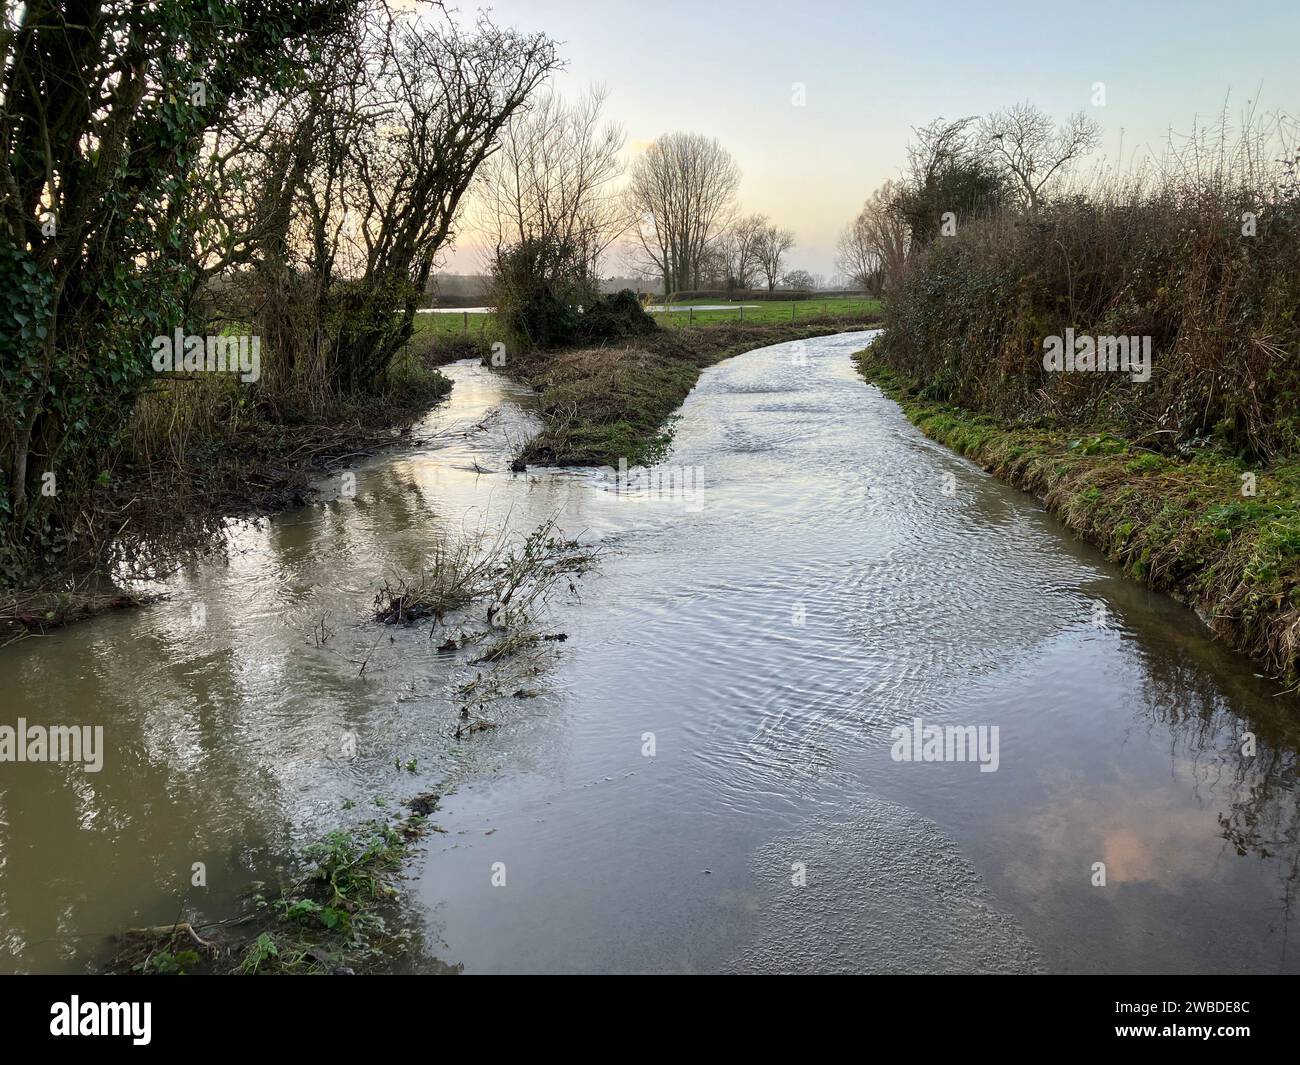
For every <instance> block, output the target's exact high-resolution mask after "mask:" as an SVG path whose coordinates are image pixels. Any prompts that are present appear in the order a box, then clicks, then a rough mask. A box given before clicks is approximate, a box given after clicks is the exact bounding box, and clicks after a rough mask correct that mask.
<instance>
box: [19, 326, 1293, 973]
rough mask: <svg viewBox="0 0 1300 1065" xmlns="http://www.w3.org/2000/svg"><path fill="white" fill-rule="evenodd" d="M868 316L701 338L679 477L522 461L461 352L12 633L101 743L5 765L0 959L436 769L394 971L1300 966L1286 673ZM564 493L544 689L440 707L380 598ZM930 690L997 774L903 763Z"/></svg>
mask: <svg viewBox="0 0 1300 1065" xmlns="http://www.w3.org/2000/svg"><path fill="white" fill-rule="evenodd" d="M869 338H870V334H868V333H854V334H842V335H839V336H832V337H825V338H821V339H816V340H810V341H798V342H793V343H789V344H782V345H777V346H774V347H770V348H765V349H761V350H758V351H753V352H750V353H748V354H745V355H741V356H738V357H736V358H734V359H731V360H728V361H726V362H723V363H721V364H719V365H717V366H715V367H712V368H710V369H708V370H706V371H705V372H704V374H703V376H702V377H701V379H700V382H699V385H698V386H697V388H696V389H695V391H694V392H693V393H692V395H691V396H690V397H689V399H688V400H687V402H686V404H685V406H684V407H683V409H682V411H681V418H680V420H679V422H678V424H677V426H676V433H675V440H674V445H673V449H672V452H671V454H670V455H669V456H668V458H667V460H666V463H665V466H664V468H663V471H664V472H667V473H676V474H678V475H679V479H678V481H677V483H678V484H681V483H683V480H682V478H684V479H685V480H684V483H686V484H688V485H695V484H697V482H696V481H695V480H694V478H695V477H697V476H699V477H701V478H702V481H701V482H698V483H699V484H701V485H702V487H701V488H700V490H699V491H691V492H684V493H683V492H667V491H665V492H659V493H656V492H653V491H639V492H635V491H628V490H626V488H624V487H620V485H619V484H618V483H617V481H616V479H615V478H614V477H613V476H611V474H610V473H609V471H549V470H530V471H529V472H528V473H527V474H511V473H509V472H507V471H508V469H509V458H510V456H511V455H512V454H514V453H515V452H516V451H517V450H518V449H519V446H520V445H521V444H522V443H523V441H524V440H525V439H526V438H527V436H528V435H529V433H531V432H532V431H534V430H535V428H536V421H535V419H534V418H533V416H532V415H531V413H530V412H529V408H530V406H531V396H530V395H529V394H528V393H527V392H526V390H524V389H522V388H521V387H520V386H518V385H515V384H512V383H511V382H509V381H508V380H506V379H503V378H501V377H499V376H496V375H493V374H492V373H491V372H490V371H488V370H486V369H484V368H482V367H479V366H477V365H473V364H471V363H458V364H454V365H453V366H452V367H450V368H449V370H448V373H449V375H450V376H452V377H453V379H454V381H455V388H454V390H453V392H452V395H451V398H450V400H449V401H448V402H447V403H446V404H444V405H443V406H441V407H439V408H438V409H436V410H435V411H434V412H433V413H432V414H431V415H430V416H429V417H428V418H427V419H426V420H425V422H424V423H423V424H422V425H421V426H419V427H418V429H417V431H416V433H415V443H414V444H413V446H411V447H409V448H406V449H403V450H402V451H400V452H390V453H385V454H382V455H377V456H374V457H372V458H371V459H369V460H367V462H366V463H365V464H363V465H361V466H358V467H357V468H356V469H355V470H353V471H348V472H350V473H352V474H354V475H355V479H356V485H355V493H353V492H351V491H350V487H351V485H350V484H349V483H348V479H347V478H344V477H332V478H330V479H328V480H327V481H326V482H324V483H323V484H322V486H321V489H322V491H321V496H320V498H319V499H318V500H317V501H316V502H314V503H313V504H312V505H310V506H308V507H305V508H303V509H301V510H298V511H294V512H289V513H285V514H281V515H277V516H275V517H273V518H271V519H267V520H263V521H261V522H259V523H257V524H256V525H248V524H234V523H232V524H231V525H230V527H229V529H228V534H227V540H226V543H225V545H224V549H223V550H222V551H220V552H219V553H218V554H217V555H216V556H214V557H213V558H212V559H210V560H208V561H205V562H203V563H199V564H195V565H192V566H190V567H188V568H187V569H185V570H184V571H183V572H181V573H179V574H177V575H176V576H175V577H174V578H172V579H171V580H170V581H168V582H167V585H166V588H165V590H166V591H167V592H168V593H169V598H168V599H167V600H166V601H165V602H162V603H159V604H157V605H155V606H152V607H149V608H147V609H144V610H141V611H135V612H122V613H116V614H110V615H105V616H103V617H100V618H97V619H95V620H93V621H90V622H87V623H84V624H81V625H78V626H75V627H72V628H69V629H67V630H64V631H60V632H57V633H53V634H51V635H48V636H46V637H43V638H40V639H39V640H28V641H25V642H23V643H20V644H16V645H11V646H10V647H7V648H4V649H0V689H2V690H4V691H5V692H6V697H5V705H6V712H5V714H4V715H2V716H0V723H11V724H12V723H13V720H14V719H15V718H18V717H26V718H27V719H28V720H33V721H47V722H60V723H85V724H102V725H103V726H104V729H105V737H106V748H107V749H106V753H105V761H104V767H103V769H102V771H100V772H98V773H94V774H91V773H86V772H84V770H83V769H82V768H81V767H77V766H71V765H49V764H19V765H15V764H5V765H3V766H0V930H2V936H3V938H2V939H0V968H4V969H7V970H22V971H50V970H59V969H66V970H76V969H81V968H84V967H85V966H87V965H93V964H95V963H96V962H97V961H99V960H101V959H102V958H103V956H104V954H105V952H106V951H107V950H108V949H109V947H110V944H109V941H108V939H107V933H109V932H111V931H114V930H118V929H121V928H123V927H125V926H129V925H140V924H155V923H160V922H164V921H169V920H171V919H173V918H175V917H176V916H177V915H178V914H179V913H182V912H184V913H187V914H188V913H191V912H198V913H199V914H201V915H209V916H212V915H221V914H223V913H228V912H233V909H234V908H235V907H236V906H237V905H238V904H237V901H236V900H237V896H238V894H239V893H240V892H241V891H243V890H245V889H246V887H247V885H248V883H249V881H250V880H253V879H257V878H261V877H265V876H268V875H270V873H271V871H272V870H273V869H274V868H275V867H276V865H277V863H279V862H280V861H282V860H283V857H284V855H285V854H286V853H288V852H289V850H290V849H291V848H292V847H293V846H295V845H297V844H300V843H302V842H304V841H306V840H310V839H312V838H314V836H316V835H317V834H319V833H321V832H323V831H325V830H328V829H329V828H332V827H334V826H335V825H337V824H339V823H340V822H341V821H343V820H346V819H348V818H352V819H355V818H358V817H360V816H363V815H364V813H365V811H366V810H368V809H375V808H377V806H378V805H379V804H384V803H386V804H388V808H389V809H393V808H395V806H396V804H397V801H398V800H400V799H402V798H405V797H409V796H411V795H414V794H416V793H418V792H421V791H424V790H428V789H430V788H432V789H435V790H438V791H440V792H442V793H443V794H444V799H443V808H442V810H441V811H440V812H439V813H438V814H436V815H435V818H434V820H436V821H437V822H438V824H439V826H440V827H442V828H444V829H445V830H446V831H445V833H441V834H440V833H433V834H431V835H430V836H429V837H428V838H427V840H426V842H425V844H424V846H423V849H422V853H421V854H420V855H419V856H418V857H417V858H416V860H415V861H414V863H413V864H412V867H411V869H410V879H409V881H408V885H407V886H408V889H409V890H408V896H409V900H410V902H409V906H408V909H409V910H410V914H409V917H410V919H411V920H412V921H413V922H414V923H415V924H416V925H417V926H418V928H419V930H420V945H419V947H418V948H417V949H415V950H414V951H413V952H412V954H411V956H410V957H409V958H407V959H406V961H405V967H407V968H409V969H413V970H417V971H444V970H445V969H446V968H448V967H451V968H453V969H456V970H460V971H465V972H500V971H526V972H580V971H581V972H586V971H602V972H603V971H620V972H621V971H633V972H641V971H650V972H659V971H670V972H692V971H760V972H761V971H782V972H784V971H793V972H805V971H809V972H811V971H873V972H967V971H979V972H1034V971H1046V972H1099V971H1100V972H1279V971H1285V972H1293V971H1298V970H1300V961H1298V960H1297V959H1296V956H1295V952H1290V951H1288V947H1287V939H1288V932H1289V921H1290V906H1291V900H1292V897H1293V892H1294V887H1295V883H1296V874H1297V861H1298V860H1300V848H1298V847H1297V827H1298V826H1297V818H1296V813H1297V805H1296V797H1295V761H1296V751H1297V749H1298V748H1300V731H1298V730H1297V727H1296V724H1295V713H1294V699H1293V697H1290V696H1281V697H1279V696H1278V695H1277V694H1276V686H1274V685H1272V684H1270V683H1269V682H1267V681H1265V680H1263V679H1261V678H1259V677H1257V676H1255V674H1254V673H1253V671H1252V669H1251V666H1250V663H1249V662H1247V661H1246V660H1244V659H1242V658H1239V657H1237V656H1234V655H1233V654H1231V653H1230V652H1228V651H1227V650H1226V649H1224V648H1223V647H1222V646H1220V645H1218V644H1216V643H1215V642H1214V641H1213V640H1212V639H1211V638H1210V635H1209V633H1208V631H1207V630H1206V629H1205V628H1204V627H1203V626H1202V625H1201V624H1200V622H1199V621H1198V620H1197V619H1196V618H1195V616H1194V615H1193V614H1191V613H1190V612H1189V611H1187V610H1186V609H1184V608H1183V607H1181V606H1179V605H1178V604H1175V603H1173V602H1172V601H1170V600H1168V599H1167V598H1165V597H1163V596H1160V595H1154V594H1151V593H1149V592H1147V591H1146V590H1144V589H1142V588H1141V587H1139V586H1136V585H1135V584H1133V583H1132V582H1129V581H1127V580H1125V579H1124V578H1123V577H1122V576H1121V575H1120V574H1119V572H1118V571H1117V570H1116V568H1115V567H1113V566H1112V565H1110V564H1109V563H1108V562H1106V561H1105V559H1104V558H1102V557H1101V556H1100V554H1099V553H1097V552H1095V551H1093V550H1092V549H1090V548H1088V547H1087V546H1086V545H1082V544H1080V543H1079V542H1078V541H1076V540H1075V539H1073V538H1072V537H1071V536H1070V535H1069V534H1068V533H1067V532H1065V531H1064V530H1063V529H1062V528H1061V527H1060V526H1059V525H1058V524H1057V523H1056V522H1055V521H1054V520H1053V519H1051V518H1050V517H1049V516H1048V515H1047V514H1046V513H1045V512H1044V511H1043V509H1042V507H1041V506H1040V505H1039V504H1038V503H1037V502H1036V501H1035V500H1033V499H1032V498H1030V497H1028V496H1026V495H1024V494H1023V493H1020V492H1018V491H1015V490H1013V489H1011V488H1008V487H1006V486H1004V485H1002V484H1000V483H998V482H997V481H995V480H994V479H992V478H991V477H989V476H987V475H985V474H984V473H983V472H981V471H980V470H978V469H977V468H975V467H974V466H972V465H971V464H970V463H968V462H966V461H965V460H963V459H961V458H959V457H957V456H955V455H953V454H952V453H951V452H949V451H947V450H946V449H944V448H942V447H940V446H938V445H936V444H934V443H932V442H931V441H929V440H927V439H926V438H925V437H924V436H923V435H921V434H920V433H919V432H918V431H917V430H915V429H914V428H913V427H912V426H911V425H910V424H909V423H908V422H907V421H906V419H905V418H904V417H903V415H902V413H901V412H900V411H899V410H898V408H897V407H896V406H895V405H894V404H893V403H891V402H890V401H888V400H887V399H885V398H884V397H883V396H882V395H881V394H880V393H879V392H878V391H877V390H876V389H875V388H873V387H870V386H868V385H866V384H864V383H863V382H862V380H861V379H860V378H859V377H858V376H857V374H856V372H855V371H854V368H853V366H852V363H851V361H850V355H851V353H852V352H854V351H856V350H859V349H860V348H861V347H863V346H864V344H865V343H866V342H867V341H868V340H869ZM664 497H667V498H664ZM552 516H558V520H559V522H560V524H561V526H562V527H563V528H564V529H565V530H566V532H568V533H569V534H571V535H574V536H580V537H581V538H582V539H584V540H585V541H588V542H591V543H593V544H599V545H600V547H601V551H602V554H603V561H602V564H601V566H600V568H599V570H598V571H597V572H595V573H593V574H590V575H588V576H587V577H586V578H584V579H583V580H582V582H581V583H580V588H579V596H578V597H577V598H574V597H570V596H566V597H564V598H562V599H558V600H556V601H555V603H554V604H553V606H552V613H551V617H550V619H549V623H550V624H551V625H552V626H553V627H554V628H555V629H557V630H562V631H564V632H565V633H566V634H567V636H568V639H567V640H566V641H565V642H564V643H563V644H562V645H558V646H559V651H558V655H557V658H556V660H555V662H554V663H553V665H552V666H551V667H550V669H549V670H548V671H547V673H546V674H545V675H544V677H543V678H542V680H541V683H540V687H541V689H542V693H541V694H540V695H539V696H538V697H536V698H532V699H526V700H506V701H505V702H504V703H503V704H501V705H499V706H497V707H494V708H491V709H490V710H489V711H488V713H489V714H490V715H491V718H492V720H493V721H495V722H496V723H497V724H498V725H499V727H498V728H496V729H494V730H492V731H488V732H483V733H478V734H475V735H472V736H468V737H465V738H462V739H457V738H456V737H455V735H454V733H455V728H456V708H457V706H458V703H457V700H456V699H455V697H454V689H455V687H456V686H457V685H458V684H459V683H462V682H463V681H464V679H465V677H466V676H467V675H468V674H470V673H472V671H473V668H474V667H472V666H470V665H469V664H468V662H467V658H468V655H467V653H463V652H462V653H456V654H446V653H442V654H440V653H438V651H437V650H436V642H431V641H430V639H429V634H428V632H427V630H426V629H422V628H411V629H398V630H389V629H387V628H381V627H379V626H376V625H375V623H374V622H372V621H370V620H369V618H368V616H367V608H368V607H369V605H370V602H371V600H372V598H373V596H374V594H375V590H376V587H377V585H378V583H379V581H380V580H381V579H383V578H384V577H385V576H394V575H401V574H406V573H410V572H412V571H414V570H417V569H418V568H419V565H420V562H421V559H422V558H423V557H424V553H425V552H426V551H427V549H428V547H429V544H430V543H431V542H432V541H433V539H434V538H436V537H437V536H438V535H439V534H440V533H441V532H443V531H450V532H451V533H453V534H455V535H462V534H464V533H465V532H466V531H467V530H468V531H473V530H482V529H487V530H491V529H495V528H497V527H499V526H501V525H508V526H510V527H512V528H515V529H519V530H527V529H530V528H533V527H535V526H536V525H537V524H539V523H540V522H541V521H544V520H546V519H547V518H549V517H552ZM196 605H200V606H201V609H199V610H197V611H196ZM313 634H315V635H313ZM322 636H323V637H324V639H323V641H322V640H321V639H320V637H322ZM363 663H364V669H362V664H363ZM918 719H919V720H920V721H922V722H923V723H924V725H927V726H934V725H937V726H940V727H945V726H949V727H951V726H960V727H962V728H966V727H968V726H973V727H976V728H979V727H982V728H984V729H985V730H986V732H985V735H994V734H993V733H992V731H991V730H992V729H993V728H994V727H996V729H997V732H996V737H997V742H998V749H997V762H996V771H983V772H982V771H981V766H980V765H979V764H977V763H976V762H974V761H970V760H967V761H911V760H909V761H900V760H896V759H895V755H896V754H897V747H898V744H897V743H896V741H895V736H896V735H897V734H896V733H894V732H893V730H894V729H895V728H896V727H898V726H902V727H904V729H906V730H910V729H912V728H913V727H914V723H915V722H916V721H917V720H918ZM345 736H350V737H352V738H353V740H354V742H355V755H353V754H352V753H351V751H350V750H346V751H345V749H344V748H343V747H342V746H341V737H345ZM410 759H415V763H414V764H415V769H414V771H413V772H412V771H411V770H410V769H408V768H406V765H407V764H408V763H409V760H410ZM985 768H986V769H987V768H988V765H986V766H985ZM196 862H198V863H202V864H203V869H204V871H205V875H206V886H204V887H195V886H193V884H192V878H193V874H192V870H193V868H194V863H196ZM1103 866H1104V877H1105V882H1104V884H1103V883H1101V882H1100V877H1101V871H1102V868H1103Z"/></svg>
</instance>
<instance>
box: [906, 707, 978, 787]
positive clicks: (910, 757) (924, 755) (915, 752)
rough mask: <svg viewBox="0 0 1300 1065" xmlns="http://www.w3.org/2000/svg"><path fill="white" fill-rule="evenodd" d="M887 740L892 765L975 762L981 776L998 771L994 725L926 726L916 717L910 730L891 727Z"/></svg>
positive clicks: (908, 728)
mask: <svg viewBox="0 0 1300 1065" xmlns="http://www.w3.org/2000/svg"><path fill="white" fill-rule="evenodd" d="M889 738H890V739H891V740H893V741H894V745H893V747H892V748H890V751H889V756H890V757H891V758H892V759H893V760H894V761H895V762H979V766H980V772H981V773H996V772H997V771H998V764H999V762H1000V756H999V754H998V726H997V725H927V724H925V723H924V722H923V721H922V720H921V719H920V718H919V717H916V718H913V719H912V724H911V726H910V727H909V726H907V725H895V726H894V727H893V728H892V729H890V730H889Z"/></svg>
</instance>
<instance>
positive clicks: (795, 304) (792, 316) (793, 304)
mask: <svg viewBox="0 0 1300 1065" xmlns="http://www.w3.org/2000/svg"><path fill="white" fill-rule="evenodd" d="M797 306H798V304H797V303H795V301H794V300H791V301H790V321H792V322H793V321H794V309H795V307H797Z"/></svg>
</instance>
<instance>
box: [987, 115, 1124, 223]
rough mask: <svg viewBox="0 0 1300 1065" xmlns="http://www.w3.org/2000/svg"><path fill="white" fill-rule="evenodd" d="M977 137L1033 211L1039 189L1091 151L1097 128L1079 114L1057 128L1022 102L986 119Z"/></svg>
mask: <svg viewBox="0 0 1300 1065" xmlns="http://www.w3.org/2000/svg"><path fill="white" fill-rule="evenodd" d="M980 134H981V136H982V138H983V140H984V142H985V144H986V145H987V146H988V147H989V149H990V150H991V151H992V152H993V155H994V157H995V158H996V159H997V160H998V162H999V163H1000V164H1001V165H1002V166H1003V167H1004V168H1005V169H1006V170H1007V171H1008V172H1009V173H1010V174H1011V176H1012V177H1013V178H1014V179H1015V181H1016V182H1017V184H1018V185H1019V188H1020V192H1021V194H1022V196H1023V197H1024V202H1025V205H1026V206H1027V207H1028V208H1029V210H1030V211H1036V210H1038V204H1039V201H1040V200H1041V198H1042V194H1043V188H1044V187H1045V186H1046V185H1047V183H1048V182H1049V181H1051V180H1052V178H1053V177H1055V176H1057V175H1059V174H1061V173H1063V172H1064V171H1065V169H1066V168H1068V167H1069V165H1070V163H1071V162H1072V161H1073V160H1075V159H1077V158H1078V157H1079V156H1081V155H1086V154H1087V153H1088V152H1090V151H1092V149H1093V148H1094V147H1095V146H1096V144H1097V140H1098V138H1099V137H1100V135H1101V127H1100V126H1098V125H1097V123H1096V122H1095V121H1093V120H1092V119H1091V118H1088V117H1087V116H1086V115H1085V114H1084V113H1083V112H1082V111H1079V112H1078V113H1076V114H1074V115H1071V116H1070V118H1069V119H1068V120H1067V121H1066V122H1065V124H1064V125H1062V126H1060V127H1058V126H1057V125H1056V124H1055V123H1054V122H1053V121H1052V119H1051V117H1050V116H1049V115H1047V114H1046V113H1045V112H1043V111H1040V110H1039V109H1038V108H1037V107H1035V106H1034V105H1033V104H1031V103H1028V102H1025V103H1019V104H1013V105H1012V106H1011V107H1007V108H1004V109H1003V110H1001V111H996V112H994V113H993V114H991V115H989V116H988V118H986V119H984V120H983V121H982V122H981V123H980Z"/></svg>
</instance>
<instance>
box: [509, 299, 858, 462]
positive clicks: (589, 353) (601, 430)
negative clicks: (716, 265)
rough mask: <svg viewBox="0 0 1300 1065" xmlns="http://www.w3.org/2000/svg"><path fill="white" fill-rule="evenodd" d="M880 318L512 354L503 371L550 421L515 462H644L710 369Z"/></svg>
mask: <svg viewBox="0 0 1300 1065" xmlns="http://www.w3.org/2000/svg"><path fill="white" fill-rule="evenodd" d="M878 320H879V317H878V315H877V314H875V313H874V312H872V313H868V314H864V315H863V316H862V317H861V318H859V319H854V320H846V319H845V318H842V317H839V316H832V315H827V316H819V317H816V318H808V319H805V320H803V321H798V322H780V323H761V324H759V323H755V324H749V323H745V324H741V323H738V322H727V323H721V324H716V325H706V326H700V327H698V328H695V329H683V328H671V329H659V330H658V331H657V332H655V333H653V334H651V335H649V336H646V337H638V338H637V339H636V340H634V341H629V342H628V343H627V344H626V345H625V346H623V347H603V348H578V349H574V350H570V351H560V352H532V353H527V354H524V355H522V356H518V357H512V358H511V359H510V360H509V361H508V363H507V366H506V372H507V373H508V374H509V375H510V376H511V377H514V378H515V379H516V380H519V381H522V382H523V383H525V384H527V385H529V386H530V387H532V388H533V389H534V390H536V391H537V392H538V393H539V395H540V397H541V398H540V406H539V413H540V414H541V415H542V418H543V419H544V420H545V423H546V424H545V428H544V429H543V430H542V432H541V433H539V434H538V435H537V436H536V437H534V438H533V440H531V441H530V442H529V443H528V444H527V445H526V446H525V447H524V449H523V451H522V452H521V453H520V455H519V457H518V459H517V460H516V464H517V465H541V466H616V465H618V462H619V460H620V459H624V460H626V461H627V463H628V465H629V466H644V465H649V464H651V463H653V462H655V461H656V460H657V459H659V458H661V457H662V456H663V454H664V452H665V451H666V450H667V447H668V444H669V442H670V441H671V439H672V431H671V426H670V422H671V419H672V416H673V412H674V411H676V410H677V408H678V407H680V406H681V405H682V403H683V402H684V401H685V399H686V397H687V395H689V394H690V391H691V389H692V388H694V387H695V382H696V381H698V380H699V377H700V373H701V371H703V370H704V369H705V368H706V367H708V366H712V365H714V364H716V363H719V362H721V361H723V360H724V359H728V358H731V357H732V356H734V355H740V354H742V353H743V352H746V351H752V350H753V349H755V348H761V347H766V346H768V345H770V344H781V343H785V342H787V341H791V340H806V339H810V338H812V337H819V336H828V335H830V334H832V333H845V332H851V331H854V330H860V329H867V328H870V327H871V326H872V325H873V324H875V323H876V322H877V321H878Z"/></svg>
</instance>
